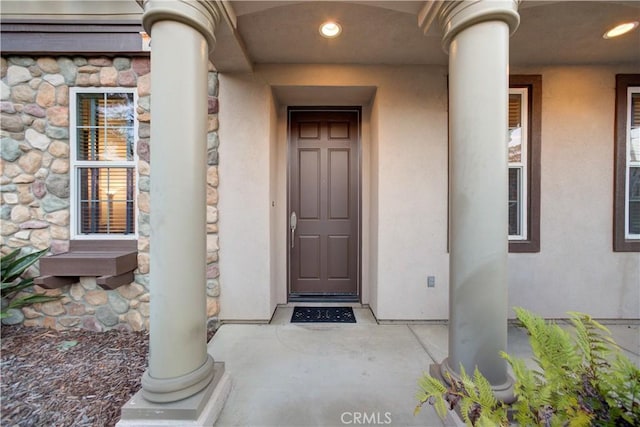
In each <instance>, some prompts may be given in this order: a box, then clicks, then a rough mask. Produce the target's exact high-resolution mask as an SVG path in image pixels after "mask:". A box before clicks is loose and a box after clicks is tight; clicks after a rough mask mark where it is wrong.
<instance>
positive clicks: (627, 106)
mask: <svg viewBox="0 0 640 427" xmlns="http://www.w3.org/2000/svg"><path fill="white" fill-rule="evenodd" d="M614 139H615V196H614V230H613V231H614V233H613V234H614V238H613V248H614V250H615V251H621V252H624V251H626V252H640V74H620V75H617V76H616V124H615V138H614Z"/></svg>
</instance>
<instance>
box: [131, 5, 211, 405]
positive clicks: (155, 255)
mask: <svg viewBox="0 0 640 427" xmlns="http://www.w3.org/2000/svg"><path fill="white" fill-rule="evenodd" d="M144 7H145V14H144V17H143V24H144V27H145V29H146V31H147V32H148V33H149V34H150V35H151V43H152V45H151V49H152V50H151V88H152V89H151V90H152V96H151V114H152V119H151V180H150V181H151V216H150V221H151V236H150V242H151V247H150V293H151V318H150V320H151V325H150V343H149V346H150V349H149V369H148V370H147V372H145V374H144V376H143V378H142V395H143V396H144V398H145V399H147V400H148V401H151V402H160V403H161V402H173V401H177V400H181V399H184V398H186V397H189V396H192V395H194V394H196V393H198V392H199V391H201V390H203V389H204V388H205V387H206V386H207V385H208V384H209V383H210V382H211V380H212V379H213V377H214V362H213V359H212V357H211V356H210V355H208V354H207V348H206V319H207V316H206V291H205V284H206V182H207V180H206V159H207V144H206V141H207V68H208V54H209V50H212V49H213V47H214V46H213V45H214V44H215V38H214V35H213V34H214V29H215V25H216V24H217V20H218V14H217V9H214V6H213V4H212V3H208V2H195V1H189V2H186V1H166V0H161V1H155V0H150V1H146V2H145V4H144Z"/></svg>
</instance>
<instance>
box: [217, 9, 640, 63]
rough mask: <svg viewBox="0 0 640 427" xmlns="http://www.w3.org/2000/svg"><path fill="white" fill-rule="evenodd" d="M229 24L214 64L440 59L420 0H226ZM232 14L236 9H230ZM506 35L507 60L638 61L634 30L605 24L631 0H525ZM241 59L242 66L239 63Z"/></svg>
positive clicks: (638, 15)
mask: <svg viewBox="0 0 640 427" xmlns="http://www.w3.org/2000/svg"><path fill="white" fill-rule="evenodd" d="M228 4H230V5H231V8H232V13H231V14H229V16H228V17H227V23H228V26H227V27H228V28H227V29H226V30H223V31H222V32H221V33H220V34H219V35H218V46H217V48H216V51H217V52H216V54H215V56H216V57H218V58H225V59H224V61H223V60H222V59H221V60H219V61H216V66H217V67H218V69H220V70H224V71H233V70H234V69H237V70H240V69H246V68H247V66H249V65H250V64H251V63H253V64H261V63H323V64H346V63H349V64H440V65H444V64H446V63H447V56H446V54H445V53H444V52H443V50H442V47H441V44H440V40H441V35H440V33H439V31H438V30H437V29H431V30H430V31H428V32H427V34H426V35H425V34H423V31H422V30H421V29H420V28H419V25H418V13H419V11H420V10H421V9H422V7H423V6H424V4H425V2H424V1H310V0H307V1H293V0H290V1H242V0H240V1H230V2H229V3H228ZM234 13H235V16H233V14H234ZM519 13H520V18H521V22H520V27H519V28H518V30H517V31H516V33H515V34H514V35H513V36H512V38H511V44H510V62H511V64H512V65H546V64H554V65H555V64H613V63H626V64H632V65H633V64H637V65H638V67H639V69H640V30H636V31H634V32H633V33H630V34H627V35H624V36H621V37H619V38H616V39H610V40H605V39H603V38H602V34H603V33H604V32H605V31H606V30H608V29H609V28H611V27H612V26H614V25H616V24H618V23H620V22H623V21H629V20H640V2H638V1H622V2H618V1H524V2H522V3H521V5H520V10H519ZM328 19H333V20H337V21H338V22H339V23H340V24H341V25H342V27H343V33H342V34H341V35H340V37H338V38H336V39H325V38H323V37H321V36H320V34H319V33H318V28H319V26H320V24H321V23H322V22H324V21H326V20H328ZM242 63H244V65H243V64H242Z"/></svg>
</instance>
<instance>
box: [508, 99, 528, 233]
mask: <svg viewBox="0 0 640 427" xmlns="http://www.w3.org/2000/svg"><path fill="white" fill-rule="evenodd" d="M509 95H520V128H521V131H520V133H521V135H520V144H521V145H520V161H519V162H509V168H519V169H520V189H519V190H520V194H518V199H519V202H520V203H519V206H520V211H519V212H518V215H519V217H520V234H510V235H509V240H514V241H517V240H527V239H528V237H529V236H528V230H529V215H528V213H529V204H528V200H529V194H528V193H529V192H528V188H529V180H528V177H529V167H530V166H529V156H528V153H529V89H528V88H524V87H523V88H509Z"/></svg>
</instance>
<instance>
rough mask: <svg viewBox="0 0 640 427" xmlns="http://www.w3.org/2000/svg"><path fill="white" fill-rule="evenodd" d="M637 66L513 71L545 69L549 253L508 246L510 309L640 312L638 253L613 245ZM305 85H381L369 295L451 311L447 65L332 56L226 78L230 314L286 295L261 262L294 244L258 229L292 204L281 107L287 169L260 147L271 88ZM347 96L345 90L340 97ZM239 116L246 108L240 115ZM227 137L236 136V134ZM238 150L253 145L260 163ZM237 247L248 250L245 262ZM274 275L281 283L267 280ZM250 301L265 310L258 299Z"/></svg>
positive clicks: (367, 259) (371, 154)
mask: <svg viewBox="0 0 640 427" xmlns="http://www.w3.org/2000/svg"><path fill="white" fill-rule="evenodd" d="M631 71H633V70H630V69H629V68H628V67H627V68H616V67H597V68H596V67H582V68H561V67H549V68H536V69H533V68H529V69H513V70H512V72H513V73H514V74H542V76H543V101H542V102H543V117H542V211H541V216H542V218H541V245H542V250H541V252H540V253H535V254H510V255H509V268H510V276H509V289H510V305H511V306H513V305H519V306H525V307H527V308H529V309H532V310H534V311H536V312H539V313H541V314H543V315H544V316H547V317H563V316H564V315H565V313H566V311H567V310H580V311H584V312H588V313H590V314H593V315H594V316H597V317H600V318H638V317H640V313H639V311H640V308H639V304H638V301H639V300H640V254H637V253H614V252H613V251H612V249H611V248H612V237H611V230H612V218H613V215H612V203H613V202H612V189H613V114H614V111H613V109H614V87H615V74H616V73H619V72H631ZM308 86H327V87H332V88H335V87H344V88H345V91H346V90H347V88H348V87H350V86H374V87H375V88H376V90H375V95H374V97H373V98H372V99H371V100H369V101H368V102H365V103H363V105H364V106H365V108H364V110H363V111H367V113H366V114H365V116H367V117H368V119H367V125H366V126H363V129H364V128H367V132H363V144H362V150H363V152H362V159H363V162H365V163H366V164H364V165H363V167H362V171H363V183H362V190H363V195H362V199H363V228H362V232H363V245H364V246H366V247H363V260H362V270H363V272H362V277H363V278H364V280H363V282H362V288H363V291H362V295H363V302H364V303H368V304H370V305H371V307H372V309H373V311H374V313H375V314H376V316H377V317H378V318H379V319H383V320H401V319H446V318H447V316H448V269H449V267H448V254H447V235H446V233H447V161H448V159H447V89H446V69H445V68H444V67H435V66H434V67H428V66H406V67H387V66H326V65H315V66H314V65H305V66H302V65H269V66H259V67H257V69H256V72H255V74H253V75H252V76H233V75H223V76H222V77H221V91H222V92H221V100H222V101H221V102H222V103H223V105H226V103H233V104H235V105H236V109H235V111H230V110H225V108H223V109H222V110H221V111H222V112H221V115H223V117H222V118H221V135H222V138H223V144H222V146H221V147H222V148H221V150H222V151H221V153H222V154H221V155H222V156H223V158H224V159H225V161H224V162H223V165H225V166H223V167H222V168H221V171H220V173H221V192H222V193H223V194H224V197H223V198H222V203H221V210H222V213H221V215H222V216H223V217H224V216H226V215H234V218H235V219H234V222H233V224H229V223H226V222H224V221H223V220H221V221H222V222H221V239H222V240H223V242H222V246H223V247H224V253H223V255H222V257H221V263H222V266H221V271H222V272H223V273H222V274H223V277H222V284H223V285H222V286H223V289H224V290H223V292H222V293H223V299H222V307H223V308H222V313H221V317H222V318H223V319H225V318H226V319H244V318H247V319H248V318H252V319H255V318H261V319H263V320H267V319H268V315H270V312H269V311H270V310H272V307H274V306H275V304H276V303H284V302H286V277H283V275H282V274H276V275H275V281H274V278H273V277H274V276H273V275H271V274H270V273H271V272H269V271H268V269H265V270H263V271H262V272H260V271H258V269H257V268H256V266H257V265H260V262H261V260H264V259H269V260H271V268H274V267H273V266H274V265H275V268H277V269H278V271H286V249H284V245H282V244H280V245H279V247H280V249H277V247H278V245H276V253H273V246H270V245H268V244H267V243H266V242H264V244H262V243H261V241H260V239H258V237H260V238H262V237H261V236H264V235H265V229H263V228H261V227H263V225H262V224H263V222H265V221H267V220H268V218H269V215H270V212H271V214H275V215H276V218H275V224H286V215H287V212H286V210H285V209H284V208H283V207H284V206H286V165H287V158H286V149H285V148H286V124H285V123H283V122H282V121H283V120H286V116H284V117H283V113H282V112H283V111H285V107H284V105H281V106H280V110H279V111H280V114H279V121H278V127H279V129H280V131H279V133H278V144H277V145H276V146H275V147H276V150H277V158H278V159H277V161H276V162H275V164H276V167H277V170H276V171H273V170H272V169H273V167H274V162H273V159H271V160H270V159H269V156H268V154H267V153H263V151H264V150H266V149H267V147H268V146H271V147H272V149H273V147H274V146H273V145H269V142H268V139H269V135H271V133H270V130H269V127H270V126H273V124H270V123H272V122H270V120H269V117H270V116H269V109H268V105H269V102H271V97H272V96H273V95H272V92H271V91H270V90H269V88H270V87H288V88H289V89H290V91H291V90H293V91H295V88H300V91H301V93H302V92H303V88H305V87H308ZM345 93H347V94H348V92H345ZM345 97H346V98H348V95H345ZM225 99H226V100H227V101H226V102H225ZM297 99H300V97H298V98H297ZM343 101H344V100H343V99H336V104H342V103H343ZM310 103H312V102H310ZM226 114H229V115H230V117H229V118H228V119H227V118H225V117H224V115H226ZM234 114H238V115H239V116H240V117H237V118H236V119H235V120H238V121H237V122H236V125H235V126H234V122H233V120H234V119H233V118H232V117H231V116H233V115H234ZM246 117H251V123H252V129H245V128H244V127H243V126H241V125H240V124H241V123H245V122H246V120H245V118H246ZM227 139H230V140H231V141H232V142H230V143H228V144H225V143H224V141H225V140H227ZM227 150H228V153H227ZM236 151H238V153H240V154H241V153H253V154H251V155H250V158H251V159H252V161H251V162H248V161H247V160H246V159H244V157H245V155H244V154H241V155H240V156H238V153H236ZM256 153H260V154H256ZM231 156H238V157H237V159H236V160H237V161H239V162H240V163H237V164H243V165H247V166H246V167H245V168H244V170H242V171H240V170H238V169H237V168H232V167H231V166H232V165H231V164H230V163H231V162H232V160H228V161H229V163H226V161H227V159H229V157H231ZM227 168H228V169H227ZM234 169H236V170H234ZM274 173H275V174H277V175H278V177H279V178H278V179H276V184H277V186H278V187H279V188H278V189H277V191H276V192H275V193H274V192H273V189H271V192H269V190H268V189H265V192H264V193H260V191H261V190H259V189H258V187H259V182H263V183H266V182H272V183H273V180H272V181H268V179H272V178H273V174H274ZM270 177H271V178H270ZM262 180H264V181H262ZM254 183H255V184H254ZM265 185H266V184H265ZM229 193H233V194H234V195H233V196H232V197H235V198H237V203H236V205H234V206H235V207H240V206H242V207H243V208H242V210H241V212H242V213H241V214H240V215H241V216H238V212H234V211H233V210H232V206H231V205H226V204H225V203H227V202H228V200H226V198H227V197H230V194H229ZM267 194H271V195H272V196H273V195H274V194H275V196H276V200H275V202H276V206H278V207H279V208H280V209H276V210H275V211H274V210H273V209H271V210H270V208H269V206H268V202H267V201H264V200H262V199H264V197H265V196H266V195H267ZM226 212H228V213H226ZM278 217H280V218H278ZM271 221H274V219H273V218H271ZM365 223H366V227H365V226H364V225H365ZM270 230H271V232H272V238H274V239H277V240H278V239H279V240H278V241H280V242H282V241H284V239H286V228H285V227H282V226H279V227H275V228H274V226H273V222H272V226H271V228H270ZM225 236H227V237H226V238H228V239H229V240H230V239H232V238H233V236H243V237H242V239H246V238H248V236H252V237H253V238H254V240H255V239H258V240H256V242H255V243H256V244H254V245H253V246H252V247H251V248H250V251H249V252H248V254H250V256H249V257H247V252H244V253H242V251H238V252H236V253H233V254H231V253H230V252H229V248H228V245H229V244H230V245H233V243H226V242H225ZM265 238H266V237H265ZM236 245H239V243H238V242H236ZM236 256H238V257H239V258H235V259H234V258H233V257H236ZM247 263H250V264H251V266H250V267H249V268H247V267H246V266H247ZM234 270H235V271H237V275H236V276H233V279H234V281H233V282H231V283H230V282H229V281H228V280H227V276H226V275H227V274H229V276H228V277H229V278H231V277H232V276H231V275H232V274H234V273H233V271H234ZM247 270H248V271H247ZM240 273H243V274H240ZM248 273H249V274H248ZM429 275H433V276H435V277H436V286H435V288H427V276H429ZM240 276H243V277H240ZM269 277H271V283H267V281H268V278H269ZM274 288H275V290H276V291H275V293H273V292H272V291H273V290H274ZM227 292H233V294H234V298H235V299H234V300H233V302H232V300H231V299H226V298H225V297H224V294H225V293H227ZM266 293H268V294H269V296H270V300H269V301H268V303H266V302H264V301H261V302H259V303H258V302H257V301H256V295H266ZM274 298H275V299H276V300H275V301H274V300H273V299H274ZM252 301H256V302H255V304H254V303H252V304H253V306H255V307H258V306H259V307H260V312H259V313H262V314H259V313H258V311H257V310H256V309H250V308H249V306H250V305H251V304H249V302H252ZM265 307H270V309H269V310H267V311H268V312H269V313H268V314H266V313H264V311H262V310H264V309H265ZM260 316H262V317H260Z"/></svg>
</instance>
